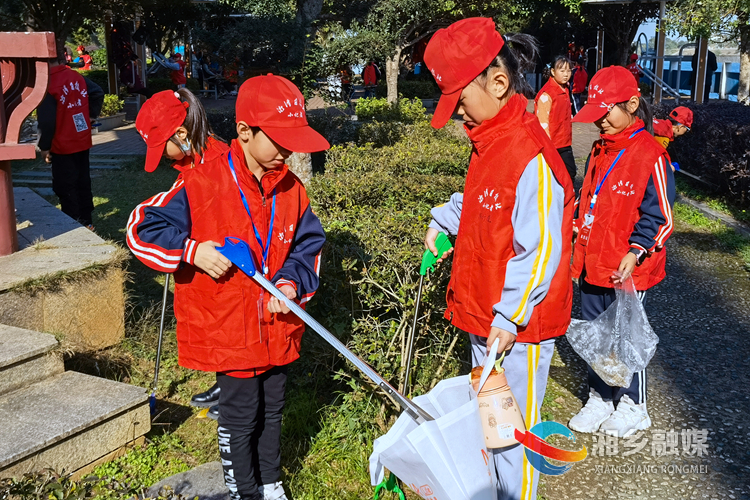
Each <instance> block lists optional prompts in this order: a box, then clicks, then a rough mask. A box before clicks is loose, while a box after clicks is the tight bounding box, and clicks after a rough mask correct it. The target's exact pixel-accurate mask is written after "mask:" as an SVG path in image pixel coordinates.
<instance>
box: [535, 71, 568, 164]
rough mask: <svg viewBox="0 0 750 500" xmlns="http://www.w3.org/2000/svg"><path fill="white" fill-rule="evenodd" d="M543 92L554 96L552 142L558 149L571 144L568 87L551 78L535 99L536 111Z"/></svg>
mask: <svg viewBox="0 0 750 500" xmlns="http://www.w3.org/2000/svg"><path fill="white" fill-rule="evenodd" d="M542 94H547V95H548V96H550V97H551V98H552V108H551V109H550V112H549V133H550V139H552V144H554V145H555V148H557V149H560V148H565V147H568V146H570V145H571V144H573V122H572V121H571V118H570V96H569V95H568V89H567V88H563V87H561V86H560V84H558V83H557V82H556V81H555V79H554V78H550V79H549V80H547V83H545V84H544V86H543V87H542V90H540V91H539V93H538V94H537V95H536V99H534V109H535V111H536V106H537V102H539V98H540V97H541V96H542ZM545 158H546V157H545Z"/></svg>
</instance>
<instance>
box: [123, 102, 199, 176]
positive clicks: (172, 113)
mask: <svg viewBox="0 0 750 500" xmlns="http://www.w3.org/2000/svg"><path fill="white" fill-rule="evenodd" d="M189 106H190V104H188V103H187V102H182V101H180V94H178V93H177V92H175V91H173V90H164V91H162V92H157V93H156V94H154V95H153V96H151V98H149V99H147V100H146V102H145V103H144V104H143V106H142V107H141V110H140V112H139V113H138V116H136V118H135V128H136V130H138V133H139V134H141V137H143V140H144V141H146V147H147V149H146V165H145V167H144V168H145V169H146V172H153V171H154V170H156V167H157V166H158V165H159V161H161V157H162V155H163V154H164V146H165V145H166V144H167V141H168V140H169V139H170V138H171V137H172V136H173V135H174V134H175V132H176V131H177V129H178V128H179V127H180V126H181V125H182V124H183V123H184V122H185V117H186V116H187V108H188V107H189Z"/></svg>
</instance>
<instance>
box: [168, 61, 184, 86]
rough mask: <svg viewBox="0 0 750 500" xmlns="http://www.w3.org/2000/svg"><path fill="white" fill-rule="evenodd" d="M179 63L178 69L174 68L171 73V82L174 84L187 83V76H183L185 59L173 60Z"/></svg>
mask: <svg viewBox="0 0 750 500" xmlns="http://www.w3.org/2000/svg"><path fill="white" fill-rule="evenodd" d="M175 62H176V63H177V64H179V65H180V69H177V70H174V71H172V73H171V75H170V76H171V77H172V83H174V84H175V85H185V84H186V83H187V77H185V61H183V60H182V59H180V60H178V61H175Z"/></svg>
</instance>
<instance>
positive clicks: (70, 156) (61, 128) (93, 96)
mask: <svg viewBox="0 0 750 500" xmlns="http://www.w3.org/2000/svg"><path fill="white" fill-rule="evenodd" d="M103 103H104V91H103V90H102V88H101V87H99V85H97V84H96V83H94V82H93V81H91V80H89V79H88V78H84V77H83V76H82V75H81V74H80V73H78V72H77V71H75V70H73V69H71V68H69V67H67V66H66V65H65V56H64V55H61V56H60V58H59V59H53V60H51V61H50V70H49V84H48V85H47V95H46V97H45V98H44V99H43V100H42V102H41V104H40V105H39V107H38V108H37V121H38V127H39V144H38V148H39V150H40V151H41V153H42V157H43V158H45V159H46V158H49V157H50V154H51V163H52V189H53V191H54V192H55V194H56V195H57V197H58V198H59V199H60V207H61V209H62V211H63V213H65V214H67V215H68V216H70V217H71V218H72V219H75V220H76V221H78V222H79V223H80V224H81V225H83V226H86V227H87V228H89V229H91V230H92V231H93V230H94V226H93V220H92V214H93V211H94V200H93V196H92V194H91V173H90V171H89V149H91V121H92V119H94V118H96V117H97V116H99V113H100V112H101V109H102V104H103Z"/></svg>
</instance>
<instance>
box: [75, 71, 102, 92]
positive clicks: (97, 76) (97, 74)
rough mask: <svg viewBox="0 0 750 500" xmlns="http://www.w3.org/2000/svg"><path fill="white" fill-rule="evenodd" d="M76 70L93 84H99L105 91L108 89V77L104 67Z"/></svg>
mask: <svg viewBox="0 0 750 500" xmlns="http://www.w3.org/2000/svg"><path fill="white" fill-rule="evenodd" d="M76 71H78V72H79V73H80V74H81V75H82V76H83V77H85V78H88V79H89V80H91V81H92V82H94V83H95V84H97V85H99V86H100V87H101V88H102V90H104V91H105V92H107V91H108V90H109V78H108V77H107V70H106V69H92V70H88V71H84V70H82V69H77V70H76Z"/></svg>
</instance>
